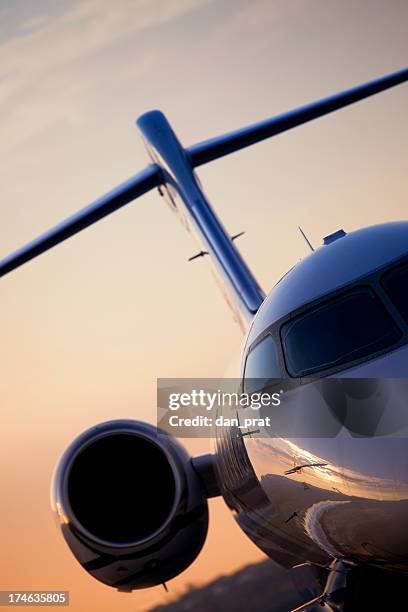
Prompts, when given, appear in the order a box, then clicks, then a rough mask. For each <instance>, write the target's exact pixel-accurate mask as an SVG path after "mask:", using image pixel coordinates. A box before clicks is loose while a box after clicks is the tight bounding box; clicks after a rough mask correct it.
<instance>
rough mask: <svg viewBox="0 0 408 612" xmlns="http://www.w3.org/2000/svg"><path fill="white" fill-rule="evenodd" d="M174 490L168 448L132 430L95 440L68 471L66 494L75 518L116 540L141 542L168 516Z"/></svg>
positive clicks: (113, 540) (89, 527) (108, 539)
mask: <svg viewBox="0 0 408 612" xmlns="http://www.w3.org/2000/svg"><path fill="white" fill-rule="evenodd" d="M175 494H176V485H175V479H174V474H173V470H172V468H171V465H170V463H169V461H168V459H167V457H166V455H165V454H164V452H163V451H162V450H161V449H160V448H159V447H158V446H156V445H155V444H154V443H152V442H150V441H148V440H146V439H144V438H141V437H139V436H135V435H132V434H122V433H118V434H113V435H109V436H106V437H103V438H100V439H99V440H96V441H95V442H93V443H91V444H90V445H88V446H87V447H86V448H85V449H84V450H83V451H82V452H80V453H79V454H78V456H77V457H76V458H75V459H74V461H73V464H72V466H71V469H70V472H69V474H68V497H69V502H70V505H71V508H72V511H73V513H74V515H75V517H76V519H77V521H79V523H80V524H81V525H82V526H83V527H84V528H85V529H87V530H88V531H89V532H90V533H92V534H93V535H95V536H97V537H98V538H100V539H102V540H105V541H108V542H112V543H120V544H125V543H131V542H137V541H140V540H142V539H144V538H146V537H148V536H149V535H151V534H153V533H154V532H155V531H157V529H159V528H160V527H161V526H162V525H163V524H164V522H165V521H166V519H167V517H168V516H169V513H170V511H171V509H172V507H173V503H174V499H175Z"/></svg>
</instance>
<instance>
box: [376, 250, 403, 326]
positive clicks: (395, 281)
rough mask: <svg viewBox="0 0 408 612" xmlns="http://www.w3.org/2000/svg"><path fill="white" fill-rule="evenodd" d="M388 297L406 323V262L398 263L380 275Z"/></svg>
mask: <svg viewBox="0 0 408 612" xmlns="http://www.w3.org/2000/svg"><path fill="white" fill-rule="evenodd" d="M381 284H382V286H383V287H384V289H385V291H386V293H387V295H388V297H389V298H390V300H391V302H392V303H393V304H394V306H395V307H396V309H397V310H398V311H399V313H400V315H401V316H402V318H403V319H404V321H405V322H406V323H408V263H407V262H405V263H404V264H402V265H398V266H396V267H394V268H393V269H391V270H388V272H385V273H384V274H383V276H382V277H381Z"/></svg>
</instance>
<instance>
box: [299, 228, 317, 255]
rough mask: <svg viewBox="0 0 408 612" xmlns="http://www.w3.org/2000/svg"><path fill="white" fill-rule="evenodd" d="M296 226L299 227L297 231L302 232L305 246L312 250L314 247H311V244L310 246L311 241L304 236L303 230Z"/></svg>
mask: <svg viewBox="0 0 408 612" xmlns="http://www.w3.org/2000/svg"><path fill="white" fill-rule="evenodd" d="M298 228H299V231H300V233H301V234H302V236H303V238H304V239H305V241H306V244H307V246H308V247H309V249H310V250H311V251H314V248H313V246H312V243H311V242H310V240H309V238H308V237H307V236H306V234H305V232H304V231H303V230H302V228H301V227H300V225H298Z"/></svg>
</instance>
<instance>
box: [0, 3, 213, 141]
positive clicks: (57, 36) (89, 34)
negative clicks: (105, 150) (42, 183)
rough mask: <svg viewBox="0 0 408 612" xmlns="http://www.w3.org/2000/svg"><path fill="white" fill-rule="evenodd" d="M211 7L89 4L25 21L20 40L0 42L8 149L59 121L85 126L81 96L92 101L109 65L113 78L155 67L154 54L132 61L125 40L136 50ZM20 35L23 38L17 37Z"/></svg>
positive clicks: (0, 92) (0, 97)
mask: <svg viewBox="0 0 408 612" xmlns="http://www.w3.org/2000/svg"><path fill="white" fill-rule="evenodd" d="M207 2H208V0H119V1H117V2H115V3H113V2H110V1H108V0H84V1H83V2H80V3H77V4H74V5H73V6H72V7H71V8H70V9H69V10H67V11H66V12H64V13H62V14H61V13H60V14H59V15H58V16H56V17H55V18H54V19H52V20H51V21H47V19H46V15H45V14H39V15H33V16H32V17H30V18H27V19H25V20H23V21H20V23H19V24H18V27H17V29H16V33H15V37H14V38H10V39H9V40H7V41H6V42H3V44H2V45H0V57H1V61H0V111H1V113H2V116H3V117H8V120H7V123H6V126H5V129H4V131H3V146H4V143H6V145H7V147H8V148H13V147H15V146H16V145H18V144H19V143H21V141H22V140H25V139H27V138H30V137H31V136H32V135H33V134H35V133H37V132H41V131H43V130H44V128H45V127H46V126H47V125H51V124H54V123H55V122H56V121H60V120H61V119H62V120H64V121H67V122H68V123H69V122H76V121H81V118H83V117H84V111H85V108H86V99H85V98H84V95H83V94H84V92H85V93H86V94H87V95H88V96H89V97H91V96H92V91H93V88H94V87H95V85H97V84H98V82H99V83H100V82H102V80H103V76H104V70H105V65H104V64H108V65H109V67H110V75H111V76H112V75H113V77H114V78H117V77H118V75H119V74H120V73H121V72H122V71H123V72H128V73H129V71H130V74H131V75H132V78H135V77H140V76H141V75H143V74H144V73H145V72H146V71H148V70H149V69H151V68H152V66H153V64H154V57H153V55H154V53H153V52H152V51H151V50H150V51H149V52H148V53H147V54H146V53H143V52H142V49H140V50H139V51H140V52H139V53H136V52H134V53H132V54H131V55H127V56H126V55H124V52H123V49H124V47H125V45H126V43H128V44H131V45H132V48H136V50H137V47H138V43H139V39H140V37H142V35H144V34H145V33H146V32H148V31H149V29H150V28H158V27H161V26H165V25H166V24H168V23H170V22H171V21H173V20H176V19H179V18H181V17H183V16H184V15H186V14H187V13H189V12H191V11H194V10H196V9H197V8H199V7H201V6H202V5H204V4H206V3H207ZM22 30H23V31H24V32H26V35H25V36H19V31H20V32H21V31H22ZM159 54H160V52H159V50H158V51H157V58H159ZM115 58H116V59H117V60H118V61H117V62H116V65H114V66H112V64H114V63H115Z"/></svg>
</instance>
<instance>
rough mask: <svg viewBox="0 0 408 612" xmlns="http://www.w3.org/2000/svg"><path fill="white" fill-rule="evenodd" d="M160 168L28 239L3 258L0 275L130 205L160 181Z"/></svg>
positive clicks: (137, 176) (150, 167)
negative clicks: (30, 240)
mask: <svg viewBox="0 0 408 612" xmlns="http://www.w3.org/2000/svg"><path fill="white" fill-rule="evenodd" d="M161 182H162V181H161V171H160V168H159V167H158V166H156V165H154V164H152V165H151V166H148V167H147V168H145V169H144V170H142V171H141V172H139V173H138V174H136V176H134V177H132V178H130V179H129V180H127V181H126V182H124V183H122V184H121V185H119V186H118V187H116V189H113V190H112V191H110V192H109V193H107V194H106V195H104V196H102V197H101V198H99V200H96V201H95V202H93V203H92V204H90V205H89V206H86V207H85V208H83V209H82V210H80V211H78V212H77V213H75V214H74V215H72V216H71V217H68V219H65V221H62V222H61V223H59V224H58V225H56V226H55V227H53V228H52V229H51V230H49V231H48V232H45V233H44V234H41V236H39V237H38V238H36V239H35V240H33V241H32V242H29V243H28V244H26V245H25V246H23V247H22V248H21V249H18V250H17V251H15V252H14V253H12V254H11V255H9V256H8V257H5V258H4V259H2V260H1V261H0V276H4V275H5V274H7V273H8V272H11V271H12V270H14V269H15V268H18V267H19V266H22V265H23V264H24V263H26V262H27V261H30V259H33V258H34V257H37V255H41V253H44V252H45V251H48V249H51V248H52V247H54V246H55V245H57V244H59V243H60V242H63V241H64V240H66V239H67V238H70V237H71V236H73V235H74V234H77V233H78V232H80V231H82V230H83V229H85V228H86V227H88V226H89V225H92V224H93V223H96V221H99V220H100V219H103V217H106V216H107V215H110V213H112V212H114V211H115V210H118V209H119V208H121V207H122V206H125V204H129V202H132V201H133V200H135V199H136V198H138V197H139V196H141V195H143V194H144V193H146V192H147V191H150V190H151V189H153V188H154V187H157V186H158V185H160V184H161Z"/></svg>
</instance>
